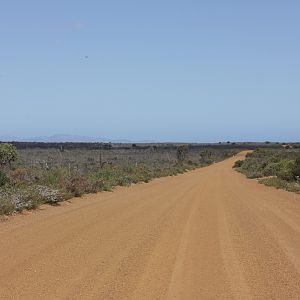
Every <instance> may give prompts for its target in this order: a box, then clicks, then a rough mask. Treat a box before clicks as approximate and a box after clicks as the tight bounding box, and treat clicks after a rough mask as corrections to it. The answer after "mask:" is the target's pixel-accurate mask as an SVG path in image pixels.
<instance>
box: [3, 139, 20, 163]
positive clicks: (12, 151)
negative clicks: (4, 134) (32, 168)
mask: <svg viewBox="0 0 300 300" xmlns="http://www.w3.org/2000/svg"><path fill="white" fill-rule="evenodd" d="M16 158H17V149H16V147H15V146H13V145H12V144H0V164H1V165H7V164H9V165H10V164H11V162H13V161H15V160H16Z"/></svg>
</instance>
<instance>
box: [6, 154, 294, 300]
mask: <svg viewBox="0 0 300 300" xmlns="http://www.w3.org/2000/svg"><path fill="white" fill-rule="evenodd" d="M244 156H245V152H243V153H240V154H239V155H237V156H235V157H232V158H230V159H227V160H226V161H223V162H220V163H217V164H214V165H212V166H209V167H206V168H202V169H198V170H194V171H191V172H188V173H185V174H182V175H179V176H176V177H166V178H160V179H157V180H154V181H152V182H150V183H148V184H138V185H135V186H132V187H129V188H118V189H116V191H115V192H113V193H99V194H96V195H88V196H85V197H84V198H83V199H74V200H72V201H71V202H70V203H62V205H61V207H59V208H55V207H47V208H45V207H43V208H42V209H41V210H40V211H38V212H33V213H30V216H22V215H21V216H17V217H13V218H10V219H9V220H8V221H7V222H2V223H0V239H1V244H0V299H214V298H215V299H220V298H222V299H234V298H236V299H251V298H260V299H299V295H300V251H299V250H300V197H299V195H294V194H292V193H289V192H286V191H281V190H275V189H273V188H269V187H266V186H263V185H259V184H258V183H257V182H256V181H254V180H249V179H246V178H245V177H244V176H243V175H242V174H239V173H237V172H235V171H234V170H232V165H233V163H234V162H235V161H236V160H238V159H242V158H243V157H244Z"/></svg>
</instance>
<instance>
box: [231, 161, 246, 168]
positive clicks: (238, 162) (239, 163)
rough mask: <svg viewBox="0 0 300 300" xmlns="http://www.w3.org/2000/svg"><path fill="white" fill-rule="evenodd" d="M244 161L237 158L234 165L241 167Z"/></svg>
mask: <svg viewBox="0 0 300 300" xmlns="http://www.w3.org/2000/svg"><path fill="white" fill-rule="evenodd" d="M243 163H244V161H242V160H237V161H236V162H235V163H234V165H233V167H234V168H240V167H241V166H242V165H243Z"/></svg>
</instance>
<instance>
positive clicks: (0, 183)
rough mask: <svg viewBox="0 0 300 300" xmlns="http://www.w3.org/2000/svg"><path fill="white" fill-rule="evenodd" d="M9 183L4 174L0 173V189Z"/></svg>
mask: <svg viewBox="0 0 300 300" xmlns="http://www.w3.org/2000/svg"><path fill="white" fill-rule="evenodd" d="M8 182H9V178H8V177H7V176H6V174H5V173H4V172H2V171H0V187H2V186H4V185H6V184H7V183H8Z"/></svg>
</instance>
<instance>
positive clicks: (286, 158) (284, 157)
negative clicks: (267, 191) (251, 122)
mask: <svg viewBox="0 0 300 300" xmlns="http://www.w3.org/2000/svg"><path fill="white" fill-rule="evenodd" d="M234 168H236V169H237V170H238V171H240V172H241V173H243V174H245V175H246V176H247V177H248V178H257V179H258V181H259V182H260V183H263V184H265V185H267V186H273V187H276V188H280V189H285V190H287V191H291V192H296V193H300V149H299V148H285V149H256V150H254V151H253V152H252V153H249V154H247V156H246V159H245V160H244V161H241V160H239V161H237V162H236V163H235V165H234Z"/></svg>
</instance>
